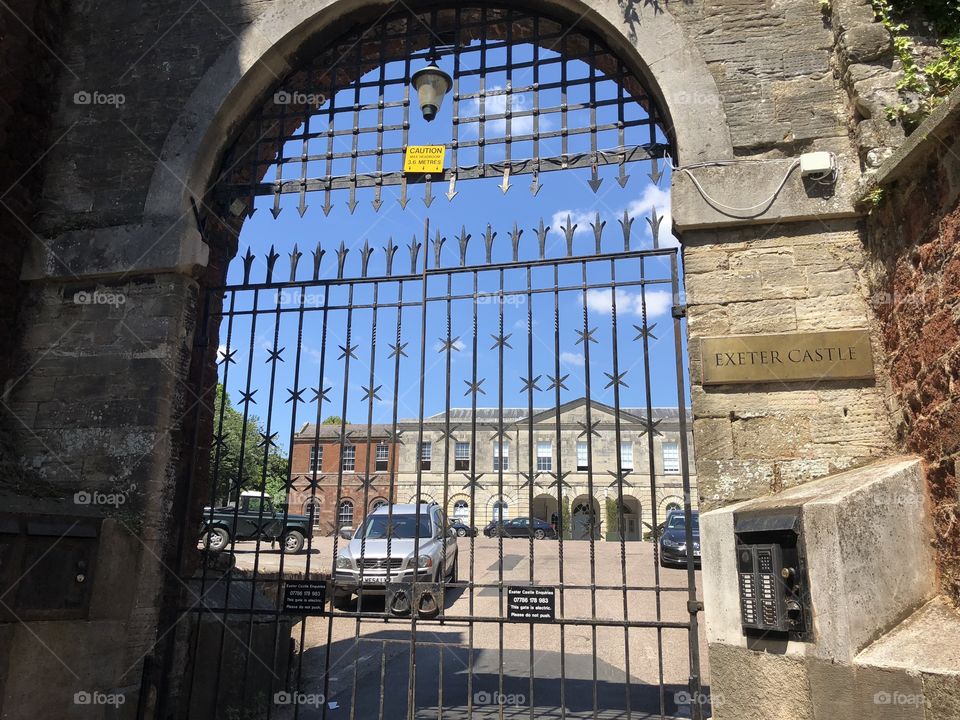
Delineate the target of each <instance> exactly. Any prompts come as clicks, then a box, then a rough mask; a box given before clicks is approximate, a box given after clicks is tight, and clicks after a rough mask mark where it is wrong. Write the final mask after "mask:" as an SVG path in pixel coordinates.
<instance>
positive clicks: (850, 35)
mask: <svg viewBox="0 0 960 720" xmlns="http://www.w3.org/2000/svg"><path fill="white" fill-rule="evenodd" d="M840 45H841V48H842V49H843V52H844V54H845V55H846V57H847V61H848V62H851V63H867V62H873V61H874V60H879V59H881V58H883V57H887V56H888V55H890V53H891V52H892V51H893V38H892V37H891V36H890V31H889V30H887V29H886V28H885V27H884V26H883V25H881V24H880V23H870V24H867V25H855V26H854V27H851V28H850V29H848V30H847V31H846V32H844V33H843V34H842V35H841V36H840Z"/></svg>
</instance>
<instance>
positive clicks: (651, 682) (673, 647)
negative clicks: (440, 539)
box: [237, 537, 708, 718]
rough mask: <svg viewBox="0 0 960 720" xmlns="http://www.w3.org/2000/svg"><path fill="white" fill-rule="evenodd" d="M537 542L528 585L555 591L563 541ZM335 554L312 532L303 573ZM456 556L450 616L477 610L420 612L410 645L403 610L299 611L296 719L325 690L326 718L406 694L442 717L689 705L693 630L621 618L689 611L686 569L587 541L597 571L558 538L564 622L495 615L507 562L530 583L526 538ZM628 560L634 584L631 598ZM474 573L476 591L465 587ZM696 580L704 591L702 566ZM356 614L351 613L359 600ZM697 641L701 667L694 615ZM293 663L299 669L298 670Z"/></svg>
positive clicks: (422, 713)
mask: <svg viewBox="0 0 960 720" xmlns="http://www.w3.org/2000/svg"><path fill="white" fill-rule="evenodd" d="M533 547H534V555H533V563H532V570H533V580H534V582H535V583H536V584H539V585H553V586H559V581H560V573H561V562H560V557H559V551H560V545H559V543H558V542H556V541H549V540H544V541H537V542H535V543H534V546H533ZM255 550H256V543H239V544H238V546H237V565H238V567H240V568H247V569H252V568H253V561H254V558H255ZM332 550H333V540H332V538H316V539H315V540H314V547H313V549H312V551H311V553H310V555H309V561H310V569H311V573H310V574H311V576H314V575H316V574H319V573H328V572H329V571H330V568H331V564H332ZM458 552H459V554H460V559H459V578H460V581H461V582H460V584H459V585H458V586H456V587H453V588H448V590H447V593H446V598H445V608H444V615H445V616H446V617H461V618H462V617H465V616H472V617H474V618H476V620H475V621H474V622H473V623H472V624H471V623H470V622H466V621H463V620H445V619H443V618H438V619H436V620H431V621H423V620H420V621H417V622H416V625H415V638H416V642H415V643H413V642H411V641H412V640H413V638H414V628H413V623H412V621H411V620H410V618H397V619H390V620H384V619H382V618H370V619H367V618H360V619H358V618H355V617H350V616H343V615H338V614H336V613H335V614H333V615H332V616H327V617H309V618H307V619H306V620H305V623H306V626H305V632H304V643H303V652H302V653H301V657H300V658H295V660H294V663H295V666H294V671H295V674H296V673H299V674H300V681H299V683H298V685H297V686H298V688H299V690H300V692H301V693H303V696H302V698H301V699H302V700H304V701H305V704H303V705H301V707H300V712H299V717H303V718H313V717H317V718H319V717H321V716H322V715H323V712H322V707H321V703H320V697H321V696H323V698H324V699H325V701H326V704H327V710H326V717H329V718H337V717H343V718H348V717H357V718H379V717H384V718H403V717H406V715H407V711H408V703H409V702H412V703H413V706H414V709H415V714H416V716H417V717H423V718H435V717H441V711H440V708H441V707H442V708H443V710H442V717H445V718H469V717H487V716H490V717H497V716H498V712H499V709H500V707H499V706H500V703H499V702H498V701H499V700H502V701H503V705H504V708H503V709H504V714H503V717H531V718H534V717H536V718H545V717H550V718H552V717H556V718H560V717H569V718H580V717H593V716H594V707H596V708H597V713H596V717H602V718H620V717H622V718H627V717H631V718H648V717H649V718H653V717H661V713H662V714H663V716H665V717H689V716H690V712H689V706H688V705H685V704H684V703H683V693H685V691H686V689H687V680H688V676H689V645H688V631H687V630H686V629H677V628H663V629H658V628H655V627H642V626H635V627H630V628H629V629H628V630H625V629H624V627H623V625H622V624H621V623H622V622H623V620H624V618H626V619H627V621H628V622H631V623H640V624H642V623H651V622H655V621H657V620H658V619H659V620H662V621H664V622H686V620H687V619H688V616H687V612H686V600H687V594H686V591H685V590H684V588H685V587H686V578H687V575H686V571H685V570H683V569H665V568H655V566H654V561H653V545H652V543H649V542H646V543H627V544H626V546H625V553H624V554H623V556H621V548H620V545H619V543H610V542H597V543H595V544H594V547H593V556H594V569H595V572H594V574H593V575H591V563H590V557H591V547H590V543H589V542H570V541H567V542H565V543H564V544H563V561H562V573H563V581H564V584H565V586H568V587H567V588H566V589H565V590H564V592H563V593H562V594H561V593H560V592H559V591H558V593H557V617H558V618H559V617H563V618H564V620H565V621H566V622H567V623H568V624H566V625H564V626H560V625H558V624H539V625H535V626H533V627H531V626H530V625H528V624H515V623H504V624H501V623H499V622H498V620H499V618H500V617H501V616H502V615H504V614H505V613H501V611H500V607H501V598H500V591H499V590H498V588H497V587H496V584H497V583H498V582H499V580H500V576H501V568H502V580H503V583H504V585H505V586H506V585H512V584H518V585H520V584H527V583H529V581H530V577H531V562H530V556H529V552H530V543H529V541H528V540H518V539H504V540H503V541H502V562H501V560H500V558H501V547H500V543H499V542H498V541H497V540H496V539H487V538H484V537H479V538H476V539H475V540H474V541H473V543H472V544H471V541H470V539H469V538H461V539H460V540H459V547H458ZM307 557H308V556H307V555H306V554H303V555H298V556H284V558H283V563H284V568H285V574H287V572H290V573H297V574H299V573H302V572H303V570H304V569H305V567H306V561H307ZM622 560H625V563H622V562H621V561H622ZM279 563H280V553H279V551H278V550H271V549H270V547H269V544H266V545H262V546H261V549H260V557H259V563H258V565H259V571H260V572H263V573H274V572H276V570H277V569H278V567H279ZM624 567H625V572H626V585H627V586H628V588H630V589H629V590H628V591H627V592H626V594H624V592H623V590H622V588H623V585H624V582H623V577H624ZM657 572H659V586H660V591H659V592H658V591H657V590H656V587H657V584H658V583H657ZM471 574H472V579H473V583H474V587H473V589H472V590H471V588H470V587H469V586H468V585H467V582H468V581H469V580H470V579H471ZM696 575H697V583H698V586H699V581H700V578H699V575H700V573H699V572H697V573H696ZM477 585H480V586H487V585H493V587H476V586H477ZM569 586H577V587H576V588H571V587H569ZM561 603H562V605H561ZM561 608H562V610H561ZM362 609H363V611H370V612H372V613H382V612H383V610H384V600H383V597H382V596H376V595H366V594H365V595H364V598H363V602H362ZM351 610H353V611H356V610H357V601H356V600H354V602H353V603H352V605H351ZM592 617H596V619H597V620H599V621H601V623H603V622H607V623H609V624H607V625H602V624H601V625H600V626H599V627H597V628H596V629H593V628H591V627H590V626H589V625H583V624H577V622H576V621H577V620H585V619H591V618H592ZM300 632H301V627H300V625H297V626H295V628H294V631H293V635H294V637H295V638H296V639H297V642H298V643H299V638H300ZM594 647H595V648H596V651H595V652H594ZM328 648H329V659H328V657H327V652H328ZM700 648H701V653H702V655H701V667H704V668H705V667H706V644H705V642H704V640H703V632H702V623H701V632H700ZM299 663H302V667H297V665H298V664H299ZM531 665H532V667H533V671H532V680H531ZM328 668H329V670H328ZM628 668H629V675H628V672H627V669H628ZM501 669H502V673H501ZM661 673H662V678H663V686H664V688H663V690H662V691H661V682H660V677H661ZM411 677H412V679H413V681H412V683H410V682H408V681H409V680H410V678H411ZM628 677H629V683H626V679H627V678H628ZM707 683H708V679H707V678H705V679H704V684H707ZM411 687H412V689H413V694H412V695H411V692H410V688H411ZM381 688H383V690H384V692H383V694H382V695H381ZM678 700H679V701H680V702H679V703H678V702H677V701H678ZM561 706H562V707H561ZM285 711H289V708H281V716H282V715H283V713H284V712H285ZM471 713H472V714H471Z"/></svg>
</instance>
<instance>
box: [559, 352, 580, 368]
mask: <svg viewBox="0 0 960 720" xmlns="http://www.w3.org/2000/svg"><path fill="white" fill-rule="evenodd" d="M560 362H561V363H563V364H564V365H580V366H582V365H583V355H581V354H579V353H574V352H566V351H565V352H562V353H560Z"/></svg>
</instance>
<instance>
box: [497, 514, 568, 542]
mask: <svg viewBox="0 0 960 720" xmlns="http://www.w3.org/2000/svg"><path fill="white" fill-rule="evenodd" d="M483 534H484V535H486V536H487V537H524V538H528V537H530V536H533V537H534V538H536V539H537V540H543V539H545V538H546V539H550V540H556V539H557V531H556V530H554V528H553V525H551V524H550V523H548V522H547V521H546V520H541V519H540V518H533V520H532V521H531V520H530V518H525V517H520V518H515V519H513V520H491V521H490V524H489V525H487V526H486V527H485V528H484V529H483Z"/></svg>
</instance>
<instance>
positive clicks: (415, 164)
mask: <svg viewBox="0 0 960 720" xmlns="http://www.w3.org/2000/svg"><path fill="white" fill-rule="evenodd" d="M446 152H447V148H446V146H445V145H411V146H410V147H408V148H407V152H406V154H405V155H404V156H403V171H404V172H405V173H442V172H443V158H444V156H445V155H446Z"/></svg>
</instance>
